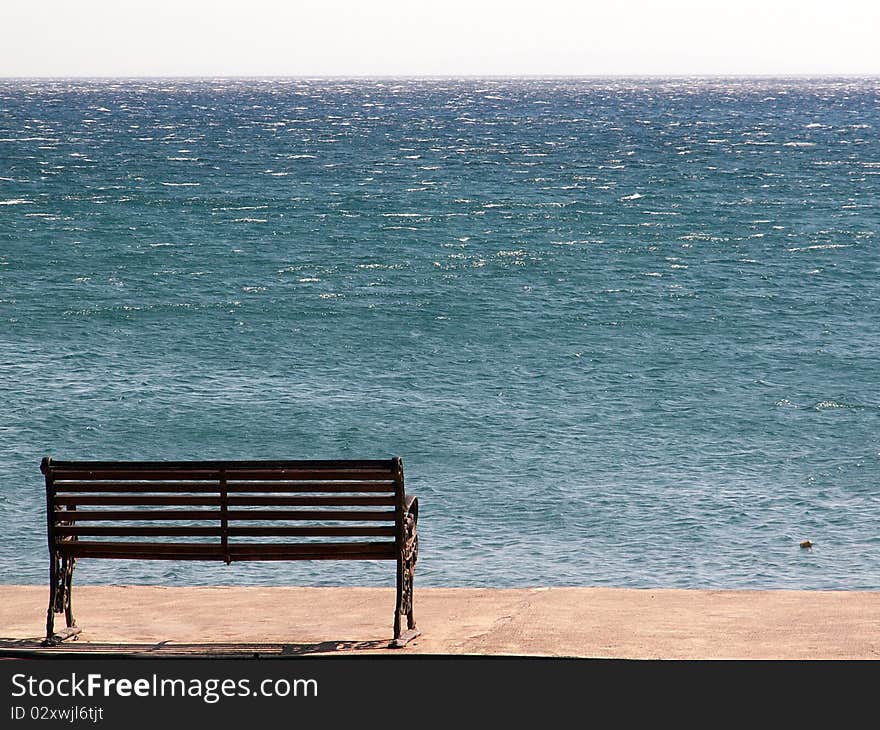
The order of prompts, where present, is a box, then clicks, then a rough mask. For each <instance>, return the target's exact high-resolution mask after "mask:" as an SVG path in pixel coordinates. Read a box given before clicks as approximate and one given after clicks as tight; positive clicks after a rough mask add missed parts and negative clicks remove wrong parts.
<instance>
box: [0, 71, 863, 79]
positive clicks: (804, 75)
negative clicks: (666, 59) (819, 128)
mask: <svg viewBox="0 0 880 730" xmlns="http://www.w3.org/2000/svg"><path fill="white" fill-rule="evenodd" d="M624 78H625V79H880V71H878V72H871V73H855V72H849V73H845V72H840V73H835V72H814V73H811V72H797V73H792V72H789V73H783V72H767V73H665V74H664V73H584V74H565V73H534V74H525V73H520V74H479V73H460V74H457V73H450V74H407V73H399V74H397V73H387V74H346V73H335V74H132V75H125V74H122V75H113V74H109V75H102V74H75V75H69V76H68V75H57V76H56V75H51V74H50V75H33V76H28V75H25V76H20V75H6V74H0V80H4V81H68V80H71V81H72V80H81V81H89V80H134V79H137V80H159V79H205V80H210V79H270V80H275V79H364V80H379V79H624Z"/></svg>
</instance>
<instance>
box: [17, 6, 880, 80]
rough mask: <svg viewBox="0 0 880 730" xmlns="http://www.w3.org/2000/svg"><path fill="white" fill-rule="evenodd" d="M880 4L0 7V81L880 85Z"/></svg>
mask: <svg viewBox="0 0 880 730" xmlns="http://www.w3.org/2000/svg"><path fill="white" fill-rule="evenodd" d="M878 38H880V0H873V1H872V2H869V1H868V0H833V1H832V0H828V1H822V2H820V1H818V0H802V1H801V2H795V1H793V0H763V1H761V0H730V1H729V2H723V3H722V2H714V1H713V0H703V1H702V2H697V1H696V0H656V1H651V0H617V1H616V2H615V1H614V0H607V1H605V2H592V0H584V1H583V2H573V1H571V0H535V1H534V2H520V1H519V0H507V1H506V2H500V1H498V0H487V1H485V2H481V1H480V0H435V1H434V2H430V3H425V2H419V1H418V0H409V1H406V0H372V1H370V0H365V1H363V2H351V1H349V0H321V1H320V2H319V1H317V0H287V1H286V2H284V1H282V0H149V2H146V1H143V0H39V1H38V2H37V1H35V0H0V76H205V75H223V76H227V75H228V76H231V75H235V76H255V75H294V76H301V75H305V76H313V75H314V76H317V75H354V76H365V75H367V76H370V75H523V74H527V75H533V74H534V75H592V74H646V75H647V74H880V41H878Z"/></svg>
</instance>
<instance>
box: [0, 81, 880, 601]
mask: <svg viewBox="0 0 880 730" xmlns="http://www.w3.org/2000/svg"><path fill="white" fill-rule="evenodd" d="M878 232H880V79H878V78H832V77H823V78H815V79H814V78H800V77H798V78H769V77H767V78H765V77H754V78H727V77H724V78H721V77H718V78H703V77H695V78H689V77H674V78H635V77H626V78H592V77H590V78H253V79H251V78H204V79H177V78H161V79H9V78H7V79H0V583H4V584H45V583H46V581H47V576H48V552H47V545H46V515H45V510H46V501H45V489H44V482H43V477H42V474H41V473H40V469H39V465H40V460H41V458H42V457H43V456H52V457H55V458H57V459H157V460H161V459H262V458H267V459H336V458H386V457H390V456H400V457H402V459H403V463H404V473H405V478H406V485H407V491H408V492H410V493H413V494H416V495H417V496H418V497H419V501H420V507H421V509H420V521H419V533H420V549H419V563H418V567H417V569H416V585H417V586H419V585H422V586H473V587H523V586H556V585H566V586H617V587H634V588H711V589H833V590H876V589H878V588H880V370H878V366H880V236H878ZM805 540H809V541H810V542H811V543H812V547H806V548H805V547H801V543H802V542H804V541H805ZM75 581H76V582H79V583H87V584H89V583H90V584H135V583H142V584H163V585H208V584H221V585H227V584H229V585H231V584H236V585H393V582H394V569H393V564H390V563H383V562H338V563H332V562H331V563H328V562H324V561H318V562H297V563H244V564H242V563H237V564H233V565H232V566H225V565H222V564H220V565H214V564H208V563H205V564H202V563H189V562H187V563H174V562H166V561H155V562H128V561H97V560H96V561H89V560H82V561H80V564H79V567H78V568H77V573H76V577H75Z"/></svg>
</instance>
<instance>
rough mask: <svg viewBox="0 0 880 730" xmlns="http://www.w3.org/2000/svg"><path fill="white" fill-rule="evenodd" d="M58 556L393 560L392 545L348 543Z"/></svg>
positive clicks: (105, 546)
mask: <svg viewBox="0 0 880 730" xmlns="http://www.w3.org/2000/svg"><path fill="white" fill-rule="evenodd" d="M58 550H59V552H60V553H61V554H62V555H64V556H67V557H76V558H116V559H121V558H139V559H143V560H180V559H200V560H223V559H224V558H225V557H226V556H227V555H228V556H229V557H230V558H232V559H233V560H234V559H236V558H239V559H244V560H297V559H299V560H320V559H322V558H323V559H334V558H335V559H362V560H371V559H373V560H377V559H393V558H394V557H395V556H396V552H395V546H394V543H393V542H360V543H358V542H349V543H292V544H286V543H265V544H258V543H251V544H245V545H235V544H230V545H229V546H228V548H227V550H224V549H223V546H222V545H220V544H218V543H157V542H152V543H126V542H82V541H78V542H66V543H60V544H59V545H58Z"/></svg>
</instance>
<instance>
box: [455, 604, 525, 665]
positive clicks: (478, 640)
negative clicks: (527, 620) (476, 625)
mask: <svg viewBox="0 0 880 730" xmlns="http://www.w3.org/2000/svg"><path fill="white" fill-rule="evenodd" d="M531 607H532V602H531V600H530V599H528V598H524V599H522V600H521V601H520V602H519V603H518V605H516V606H515V607H514V608H513V613H510V614H505V615H504V616H499V617H498V618H497V619H495V621H493V622H492V625H491V626H490V627H489V628H488V629H486V631H482V632H480V633H478V634H474V635H472V636H468V637H467V638H466V639H464V640H463V641H459V642H456V644H455V649H456V650H457V651H462V652H464V653H469V652H467V651H466V650H467V649H470V650H471V652H473V651H475V650H478V649H479V647H480V646H484V645H485V644H486V643H487V642H488V641H489V639H490V637H491V636H492V635H493V634H495V633H497V632H498V631H500V630H501V629H503V628H504V627H505V626H507V625H508V624H510V623H511V622H513V621H514V620H516V619H517V618H519V617H520V616H522V614H523V613H524V612H525V611H528V610H529V609H530V608H531Z"/></svg>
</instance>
